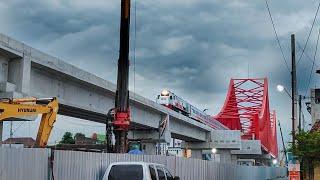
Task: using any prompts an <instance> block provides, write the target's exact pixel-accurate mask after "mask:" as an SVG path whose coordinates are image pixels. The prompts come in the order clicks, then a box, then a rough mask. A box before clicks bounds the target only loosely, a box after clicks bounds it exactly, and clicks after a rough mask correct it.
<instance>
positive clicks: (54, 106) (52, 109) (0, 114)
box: [0, 98, 58, 148]
mask: <svg viewBox="0 0 320 180" xmlns="http://www.w3.org/2000/svg"><path fill="white" fill-rule="evenodd" d="M57 113H58V100H57V99H56V98H47V99H36V98H21V99H7V98H4V99H1V100H0V121H14V120H17V119H19V118H24V117H26V116H34V115H39V114H41V115H42V117H41V122H40V126H39V130H38V134H37V139H36V143H35V145H34V147H38V148H43V147H46V145H47V143H48V139H49V136H50V133H51V130H52V128H53V124H54V122H55V121H56V118H57Z"/></svg>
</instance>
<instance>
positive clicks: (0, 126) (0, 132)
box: [0, 121, 3, 147]
mask: <svg viewBox="0 0 320 180" xmlns="http://www.w3.org/2000/svg"><path fill="white" fill-rule="evenodd" d="M2 134H3V121H1V122H0V147H1V146H2V141H3V140H2Z"/></svg>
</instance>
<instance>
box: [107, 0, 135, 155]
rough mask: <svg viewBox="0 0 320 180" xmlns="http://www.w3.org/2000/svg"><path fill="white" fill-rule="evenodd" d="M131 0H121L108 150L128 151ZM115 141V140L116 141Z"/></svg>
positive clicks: (109, 118)
mask: <svg viewBox="0 0 320 180" xmlns="http://www.w3.org/2000/svg"><path fill="white" fill-rule="evenodd" d="M130 3H131V1H130V0H121V24H120V51H119V52H120V54H119V60H118V77H117V91H116V98H115V108H113V109H111V110H110V111H109V112H108V120H107V125H106V127H107V128H106V135H107V151H108V152H116V153H126V152H127V146H128V142H127V141H128V140H127V132H128V130H129V125H130V108H129V90H128V86H129V44H130V41H129V40H130ZM114 141H115V142H114Z"/></svg>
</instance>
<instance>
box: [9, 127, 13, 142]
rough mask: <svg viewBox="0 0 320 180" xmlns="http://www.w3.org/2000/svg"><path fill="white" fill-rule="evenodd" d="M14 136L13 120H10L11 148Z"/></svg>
mask: <svg viewBox="0 0 320 180" xmlns="http://www.w3.org/2000/svg"><path fill="white" fill-rule="evenodd" d="M12 137H13V121H10V142H9V147H10V148H11V141H12Z"/></svg>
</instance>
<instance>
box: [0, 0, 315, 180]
mask: <svg viewBox="0 0 320 180" xmlns="http://www.w3.org/2000/svg"><path fill="white" fill-rule="evenodd" d="M109 3H110V6H111V4H112V5H113V4H115V5H117V6H119V7H117V10H119V12H118V19H117V20H114V21H115V22H116V24H117V26H118V25H120V26H119V29H118V31H117V33H118V34H117V37H116V38H114V37H112V38H113V39H114V42H113V43H116V44H117V46H118V49H117V50H116V51H117V52H116V54H117V58H118V59H112V60H110V62H113V63H114V64H116V65H115V66H114V67H112V69H113V70H112V72H116V74H115V76H116V81H115V82H113V80H112V79H111V78H110V79H108V78H102V77H101V76H98V75H97V72H94V71H88V70H87V69H85V68H83V67H78V66H76V65H74V64H72V63H69V61H67V60H63V59H60V58H56V57H55V56H56V55H55V54H51V53H47V52H43V51H41V50H38V48H34V47H32V44H30V45H29V44H27V43H24V42H22V41H20V40H19V39H18V38H12V37H11V36H10V35H7V34H2V33H0V179H1V180H22V179H30V180H64V179H65V180H73V179H74V180H76V179H77V180H79V179H83V180H89V179H90V180H91V179H95V180H108V179H109V180H126V179H128V180H149V179H150V180H179V179H181V180H233V179H234V180H238V179H239V180H251V179H252V180H264V179H265V180H266V179H270V180H271V179H273V180H282V179H290V180H291V179H294V180H298V179H304V178H303V177H305V178H306V174H304V175H302V174H300V162H299V160H300V159H299V158H298V156H295V155H293V154H292V153H291V152H290V151H293V152H294V153H295V152H296V151H295V148H296V146H297V147H298V146H299V135H298V134H299V133H300V132H301V131H303V132H304V130H305V129H307V128H305V124H307V122H305V117H307V116H305V115H304V114H303V112H309V113H310V117H311V123H310V125H309V126H310V128H309V129H311V131H318V130H317V123H318V119H317V116H318V111H319V109H320V108H318V99H319V98H318V96H319V97H320V93H318V90H319V89H317V88H315V89H311V90H310V89H309V86H310V80H309V85H308V87H307V92H308V91H310V92H311V95H310V97H311V98H310V97H309V98H308V97H306V96H301V95H300V96H299V95H298V93H300V92H299V85H298V84H297V79H299V78H297V71H298V70H299V67H298V68H297V67H296V64H299V61H300V59H298V62H296V50H295V45H296V42H295V35H294V34H292V35H291V57H290V58H291V59H292V64H291V67H289V66H288V64H287V61H286V59H285V62H286V66H287V67H288V69H289V71H290V78H291V79H290V80H287V81H289V82H291V89H292V91H291V92H289V91H288V90H287V89H286V88H285V86H283V85H278V86H277V87H276V88H274V83H275V82H272V81H276V83H278V82H280V81H281V80H279V79H281V78H279V79H276V80H275V78H274V77H273V76H272V77H271V78H269V74H265V75H262V76H261V74H262V73H261V74H259V73H252V75H251V74H250V73H251V72H250V71H259V70H260V69H259V68H258V67H250V66H249V62H248V65H246V66H248V67H247V70H242V69H241V68H240V69H241V70H239V72H241V73H239V74H238V75H237V76H233V77H228V79H227V80H226V79H225V78H221V77H222V75H221V77H216V76H211V75H210V82H217V83H213V84H214V86H219V85H220V84H219V83H220V82H221V81H223V83H222V84H224V85H225V86H224V87H219V98H220V97H222V98H220V99H224V100H223V103H222V104H220V103H215V109H217V108H218V111H215V112H214V113H212V111H211V110H210V108H213V107H209V108H206V109H204V108H203V107H205V106H203V105H201V101H203V102H207V101H210V102H211V101H216V100H215V99H210V98H211V97H217V96H212V94H213V92H212V93H211V92H210V90H208V92H207V91H205V90H207V89H210V88H209V85H207V86H208V87H207V86H205V87H204V88H203V90H201V91H200V90H199V92H203V95H202V94H201V93H199V97H196V96H192V94H191V93H188V92H190V91H191V90H190V91H189V90H185V89H182V90H181V89H180V90H179V88H176V87H178V86H176V85H172V86H169V85H170V83H172V84H173V82H175V83H177V84H182V81H179V80H178V77H177V78H176V77H175V76H173V75H172V76H170V75H168V76H169V77H171V78H172V79H174V78H176V80H172V81H171V79H165V77H167V76H165V75H163V72H161V71H160V65H156V66H159V69H157V68H154V69H152V70H151V72H152V73H153V74H158V76H162V77H163V81H157V80H158V79H154V80H152V79H151V80H150V81H149V82H147V81H146V82H145V83H146V84H145V87H144V86H137V85H136V58H137V61H138V60H139V57H140V56H139V55H140V54H139V53H141V52H140V51H137V52H136V43H137V42H136V39H137V34H136V31H137V27H136V24H137V20H136V19H137V11H139V9H138V10H137V2H136V1H134V2H131V0H119V2H117V3H115V2H109ZM163 3H166V2H163ZM190 3H191V2H190ZM142 4H143V3H142ZM147 4H148V3H147ZM138 5H139V2H138ZM144 5H145V4H144ZM141 6H142V5H141ZM145 6H146V7H147V5H145ZM266 6H267V10H268V12H269V13H268V15H270V19H271V22H272V24H273V30H274V32H275V35H276V38H278V34H277V32H276V29H275V26H274V21H273V19H272V16H271V12H270V8H269V4H268V2H267V1H266ZM112 7H113V6H112ZM0 9H1V3H0ZM141 9H142V10H141V11H142V12H144V11H143V8H141ZM132 15H134V21H132ZM138 15H139V14H138ZM119 20H120V21H119ZM72 23H75V24H76V23H77V22H72ZM107 23H108V22H107ZM138 23H139V22H138ZM112 24H113V23H112ZM160 24H161V23H160ZM75 27H77V26H76V25H75ZM186 28H187V27H186ZM146 29H148V28H146ZM144 30H145V29H144ZM141 31H143V30H141ZM154 33H157V32H154ZM319 34H320V31H319ZM110 36H111V35H110ZM48 37H49V36H48ZM133 39H134V41H133ZM318 40H319V36H318ZM147 41H148V40H147ZM169 42H170V43H169V44H168V45H167V46H168V47H171V46H174V45H173V44H175V42H174V41H172V42H171V41H169ZM277 42H279V40H278V41H277ZM85 43H87V42H85ZM88 43H90V42H88ZM197 45H198V46H200V44H195V45H194V46H197ZM317 45H318V44H317ZM35 46H36V47H39V46H38V45H35ZM90 46H95V44H90ZM279 46H280V48H281V45H279ZM201 48H203V49H205V47H202V46H201ZM62 49H63V48H62ZM187 51H188V50H187ZM190 51H191V50H190ZM228 51H233V50H232V49H231V48H230V49H228ZM235 52H238V51H236V50H235ZM281 52H282V49H281ZM136 53H137V56H136ZM241 53H243V52H242V51H241ZM299 53H300V52H299ZM303 53H304V50H303V52H302V55H301V56H303ZM49 54H50V55H49ZM282 55H283V52H282ZM297 56H298V55H297ZM150 57H151V55H150ZM199 57H202V56H201V55H200V54H199ZM315 57H316V54H315ZM93 58H94V57H93ZM315 59H316V58H315ZM146 61H148V60H146ZM171 61H174V60H173V59H172V60H171ZM194 61H197V60H196V59H195V60H194ZM230 62H231V61H230ZM230 62H229V63H230ZM91 63H92V64H94V63H95V61H94V60H90V59H88V60H87V62H86V64H87V65H85V66H90V64H91ZM148 63H149V62H148ZM150 63H155V62H150ZM156 63H160V64H161V63H162V61H161V62H156ZM314 64H315V62H313V65H314ZM99 66H104V64H98V65H97V67H99ZM179 66H180V65H179V64H177V65H176V67H173V70H174V71H172V72H177V71H178V70H177V69H178V68H179ZM181 66H182V65H181ZM231 66H234V65H232V62H231ZM115 67H116V68H115ZM241 67H242V66H241ZM267 67H269V66H267ZM143 68H145V69H147V68H148V67H147V66H145V67H142V69H143ZM201 68H206V67H205V66H204V67H201ZM208 68H209V67H208ZM216 68H217V69H218V68H221V67H216ZM250 68H252V69H253V70H251V69H250ZM314 69H316V68H314V67H313V66H312V70H311V72H313V71H314ZM97 71H98V68H97ZM203 71H207V70H205V69H203ZM246 71H247V72H246ZM132 72H133V73H132ZM138 72H139V71H138ZM168 72H170V71H168ZM183 72H185V73H186V74H183V73H182V77H183V78H184V79H187V80H188V83H190V84H192V85H182V86H188V87H190V88H194V89H197V88H199V89H200V88H201V87H202V86H201V85H199V84H198V82H197V81H198V80H199V81H200V79H201V78H200V77H199V78H198V79H197V78H196V79H193V78H192V77H191V76H188V75H187V73H189V72H190V73H195V72H196V71H193V70H192V69H188V68H184V69H183ZM219 72H220V71H219ZM243 72H246V73H247V74H246V73H243ZM317 72H318V71H317ZM99 73H103V72H98V74H99ZM179 73H181V72H180V71H179ZM226 73H227V72H226ZM220 74H223V72H221V73H220ZM256 75H257V76H256ZM223 77H224V76H223ZM310 77H311V75H310ZM138 78H139V76H138ZM179 78H180V77H179ZM140 79H146V78H142V77H140ZM159 79H162V78H159ZM141 81H143V80H141ZM152 81H157V85H158V86H160V87H163V88H161V89H155V88H156V87H155V86H152V83H154V82H152ZM287 81H285V82H286V83H287ZM147 83H149V84H147ZM142 84H144V82H142ZM205 84H209V83H205ZM315 87H316V85H315ZM144 88H146V89H145V90H144ZM148 88H150V89H152V90H154V92H157V94H156V95H154V96H153V97H154V98H153V99H152V98H148V97H150V96H149V95H148V97H146V94H148V93H149V92H147V91H150V89H148ZM136 89H140V90H139V91H138V92H137V91H136ZM274 89H275V90H276V89H277V90H278V91H279V92H285V93H286V94H287V95H289V96H290V100H292V102H291V104H289V103H286V105H287V104H288V107H289V108H291V109H289V110H291V111H288V109H285V108H284V109H280V113H282V114H286V115H290V116H292V117H290V118H291V120H290V119H288V120H285V121H284V120H283V119H282V121H280V120H278V118H277V116H278V114H279V113H278V109H277V108H278V107H279V106H280V105H279V106H278V104H277V103H279V101H280V100H279V99H276V98H274V97H279V96H280V95H279V96H278V95H274V93H273V91H274ZM140 92H142V94H141V93H140ZM154 92H152V93H153V94H154ZM270 92H272V94H271V95H270ZM145 93H146V94H145ZM149 94H150V93H149ZM188 94H190V97H188V96H187V95H188ZM278 94H281V93H278ZM300 94H301V93H300ZM200 96H201V97H200ZM206 96H207V97H206ZM209 97H210V98H209ZM272 98H273V99H272ZM193 99H194V100H193ZM208 99H210V100H208ZM272 101H274V102H272ZM302 101H303V102H305V104H306V107H307V108H306V110H304V109H303V108H302V107H303V106H304V104H303V103H301V102H302ZM195 102H197V103H195ZM199 102H200V103H199ZM199 104H200V105H199ZM281 105H282V104H281ZM274 106H275V107H274ZM216 112H218V113H216ZM298 112H299V117H298ZM282 117H284V116H283V115H281V118H282ZM68 119H72V121H73V122H75V124H76V125H75V126H69V125H67V123H68V121H69V120H68ZM30 122H32V123H34V124H36V128H37V130H36V131H35V130H30V129H31V128H30V125H28V123H30ZM280 122H281V124H280ZM283 122H288V123H283ZM14 123H15V124H14ZM57 124H60V125H59V126H57ZM287 124H290V125H287ZM27 125H28V126H29V127H27ZM281 125H282V126H281ZM61 126H65V127H66V128H67V127H69V129H68V130H67V131H65V130H59V127H61ZM283 127H284V128H283ZM19 128H21V129H22V128H29V136H27V135H26V136H19V135H16V134H18V133H16V132H17V131H18V130H19ZM90 128H91V129H94V130H88V129H90ZM288 128H289V129H290V128H292V130H289V133H287V132H288ZM57 129H58V130H57ZM283 129H285V131H283ZM24 131H25V130H24ZM30 131H32V132H31V133H30ZM71 132H72V133H71ZM21 134H23V135H25V134H26V132H23V133H21ZM31 134H33V135H31ZM34 134H36V136H34ZM291 138H292V140H291ZM295 138H298V140H297V139H295ZM289 139H290V140H289ZM288 141H289V142H288ZM290 144H291V145H290ZM296 144H297V145H296ZM292 149H293V150H292ZM305 162H306V161H305ZM301 167H303V162H302V164H301ZM309 171H310V167H309ZM309 175H310V173H309ZM309 177H311V176H309ZM312 177H313V178H314V179H317V177H318V175H317V170H316V168H315V170H314V171H313V174H312ZM319 177H320V175H319ZM306 179H308V178H306Z"/></svg>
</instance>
